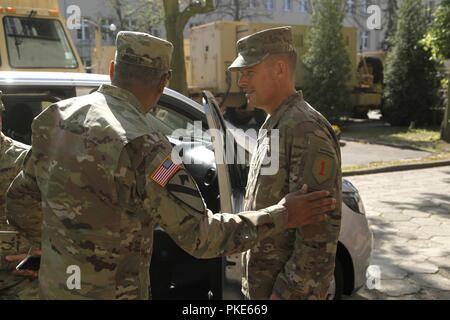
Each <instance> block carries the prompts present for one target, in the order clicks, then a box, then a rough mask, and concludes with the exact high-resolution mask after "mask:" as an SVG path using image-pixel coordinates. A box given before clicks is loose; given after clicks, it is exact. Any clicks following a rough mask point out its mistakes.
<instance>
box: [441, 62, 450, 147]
mask: <svg viewBox="0 0 450 320" xmlns="http://www.w3.org/2000/svg"><path fill="white" fill-rule="evenodd" d="M441 139H442V140H444V141H447V142H450V70H449V81H448V89H447V106H446V108H445V112H444V120H443V121H442V128H441Z"/></svg>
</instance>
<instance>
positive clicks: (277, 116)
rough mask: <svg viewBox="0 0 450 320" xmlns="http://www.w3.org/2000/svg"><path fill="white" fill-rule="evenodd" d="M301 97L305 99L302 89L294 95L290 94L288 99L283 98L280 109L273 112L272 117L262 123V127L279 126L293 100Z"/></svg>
mask: <svg viewBox="0 0 450 320" xmlns="http://www.w3.org/2000/svg"><path fill="white" fill-rule="evenodd" d="M296 99H300V100H303V93H302V91H297V92H296V93H294V94H293V95H290V96H289V97H287V98H286V99H284V100H283V102H282V103H281V104H280V106H279V107H278V109H277V110H276V111H275V112H274V114H272V115H271V116H270V117H268V118H267V120H266V122H265V123H264V124H263V125H262V127H261V128H262V129H267V130H270V129H273V128H275V127H276V126H277V124H278V122H280V119H281V117H282V116H283V114H284V113H285V112H286V111H287V109H289V108H290V107H291V106H292V103H291V102H292V101H293V100H296Z"/></svg>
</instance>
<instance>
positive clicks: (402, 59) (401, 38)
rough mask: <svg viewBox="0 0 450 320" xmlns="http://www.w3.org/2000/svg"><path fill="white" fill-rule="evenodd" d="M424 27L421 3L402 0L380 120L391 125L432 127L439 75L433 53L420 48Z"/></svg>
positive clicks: (424, 11) (423, 11) (387, 67)
mask: <svg viewBox="0 0 450 320" xmlns="http://www.w3.org/2000/svg"><path fill="white" fill-rule="evenodd" d="M426 27H427V20H426V10H425V8H424V7H423V6H422V3H421V1H420V0H404V1H403V3H402V5H401V7H400V9H399V12H398V19H397V27H396V29H397V30H396V33H395V35H394V38H393V41H392V43H393V46H392V48H391V50H390V51H389V53H388V56H387V59H386V73H385V89H384V106H383V110H382V113H383V118H384V119H385V120H387V121H388V122H390V123H391V124H392V125H400V126H404V125H409V124H410V123H411V122H412V121H414V122H415V123H416V125H424V124H431V122H432V119H433V111H432V110H433V108H434V107H435V106H436V105H437V103H438V88H439V76H438V72H437V63H436V61H435V60H434V59H433V58H432V53H431V51H430V50H428V49H427V48H426V47H424V46H423V45H422V42H421V39H423V37H424V35H425V32H426Z"/></svg>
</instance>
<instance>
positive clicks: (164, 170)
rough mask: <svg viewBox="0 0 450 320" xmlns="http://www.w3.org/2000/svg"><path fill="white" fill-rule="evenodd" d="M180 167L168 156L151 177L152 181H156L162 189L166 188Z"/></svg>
mask: <svg viewBox="0 0 450 320" xmlns="http://www.w3.org/2000/svg"><path fill="white" fill-rule="evenodd" d="M180 168H181V167H180V165H178V164H175V163H174V162H173V161H172V159H171V158H170V156H168V157H167V158H166V159H164V161H163V162H162V163H161V164H160V165H159V167H158V168H156V170H155V171H154V172H153V173H152V174H151V175H150V179H152V180H153V181H155V182H156V183H157V184H159V185H160V186H161V187H163V188H164V187H165V186H166V184H167V182H169V180H170V179H171V178H172V177H173V176H174V175H175V173H177V172H178V170H180Z"/></svg>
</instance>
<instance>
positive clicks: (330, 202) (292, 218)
mask: <svg viewBox="0 0 450 320" xmlns="http://www.w3.org/2000/svg"><path fill="white" fill-rule="evenodd" d="M307 192H308V186H307V185H303V187H302V188H301V189H300V190H299V191H297V192H292V193H289V194H288V195H286V196H285V197H284V198H283V199H282V200H281V201H280V203H279V204H282V205H284V206H285V207H286V208H287V211H288V222H287V228H299V227H302V226H305V225H308V224H315V223H319V222H322V221H325V220H326V219H327V215H326V214H327V213H331V212H333V211H334V210H335V209H336V199H334V198H331V197H330V192H329V191H316V192H312V193H307Z"/></svg>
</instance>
